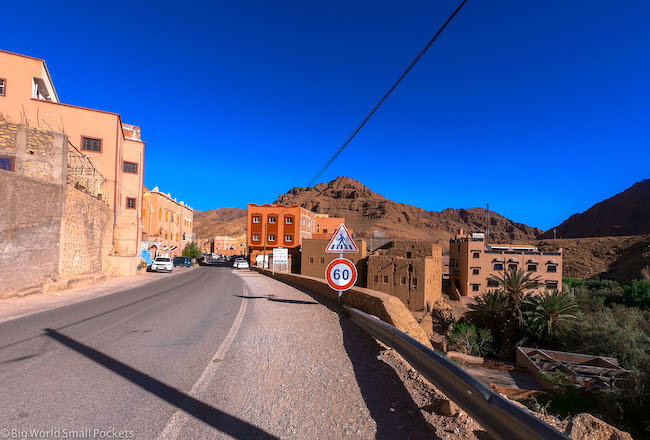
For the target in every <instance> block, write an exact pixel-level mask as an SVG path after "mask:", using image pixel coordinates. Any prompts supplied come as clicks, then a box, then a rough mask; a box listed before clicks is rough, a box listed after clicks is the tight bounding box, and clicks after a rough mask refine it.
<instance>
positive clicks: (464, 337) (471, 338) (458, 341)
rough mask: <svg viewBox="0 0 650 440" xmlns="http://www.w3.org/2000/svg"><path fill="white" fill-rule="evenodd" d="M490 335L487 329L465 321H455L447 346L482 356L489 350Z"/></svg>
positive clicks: (471, 354)
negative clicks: (478, 327)
mask: <svg viewBox="0 0 650 440" xmlns="http://www.w3.org/2000/svg"><path fill="white" fill-rule="evenodd" d="M491 342H492V335H491V334H490V332H489V331H488V330H484V329H477V328H476V327H475V326H474V325H471V324H467V323H456V324H454V325H452V327H451V334H450V335H449V337H448V344H449V347H450V348H451V349H452V350H454V351H459V352H461V353H465V354H468V355H470V356H483V355H485V354H486V353H487V352H488V351H489V350H490V348H491V347H490V344H491Z"/></svg>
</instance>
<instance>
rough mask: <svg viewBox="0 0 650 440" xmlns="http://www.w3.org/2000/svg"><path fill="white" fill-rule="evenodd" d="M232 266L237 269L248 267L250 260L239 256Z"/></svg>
mask: <svg viewBox="0 0 650 440" xmlns="http://www.w3.org/2000/svg"><path fill="white" fill-rule="evenodd" d="M232 267H233V268H235V269H248V268H249V266H248V261H246V260H244V259H243V258H237V259H236V260H235V262H234V263H233V265H232Z"/></svg>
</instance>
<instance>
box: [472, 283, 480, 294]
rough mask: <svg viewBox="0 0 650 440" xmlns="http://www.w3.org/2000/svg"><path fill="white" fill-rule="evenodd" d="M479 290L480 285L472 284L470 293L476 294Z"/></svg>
mask: <svg viewBox="0 0 650 440" xmlns="http://www.w3.org/2000/svg"><path fill="white" fill-rule="evenodd" d="M480 288H481V285H480V284H472V292H478V290H479V289H480Z"/></svg>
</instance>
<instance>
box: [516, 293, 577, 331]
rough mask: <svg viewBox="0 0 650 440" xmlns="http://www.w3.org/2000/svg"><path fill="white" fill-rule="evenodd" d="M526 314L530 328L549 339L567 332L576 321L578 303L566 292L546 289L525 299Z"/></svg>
mask: <svg viewBox="0 0 650 440" xmlns="http://www.w3.org/2000/svg"><path fill="white" fill-rule="evenodd" d="M524 308H525V311H524V315H525V316H526V318H527V325H528V327H529V329H530V330H531V331H532V332H533V333H534V334H535V335H537V337H538V339H540V340H541V339H542V338H543V337H544V336H547V337H548V338H549V339H551V340H552V339H553V338H554V337H556V336H558V335H560V334H562V333H565V332H567V331H568V330H570V329H571V328H572V327H573V326H574V324H575V323H576V319H577V317H576V313H577V312H578V304H577V303H576V300H575V299H574V298H572V297H571V296H570V295H569V294H568V293H566V292H560V291H558V290H553V291H552V292H549V291H548V290H546V291H545V292H543V293H542V294H541V295H531V296H529V297H528V298H526V300H525V301H524Z"/></svg>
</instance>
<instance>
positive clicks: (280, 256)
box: [273, 248, 289, 275]
mask: <svg viewBox="0 0 650 440" xmlns="http://www.w3.org/2000/svg"><path fill="white" fill-rule="evenodd" d="M276 263H277V264H279V265H280V271H282V265H285V267H287V268H288V266H289V250H288V249H286V248H273V275H275V265H276ZM282 273H285V272H282Z"/></svg>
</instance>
